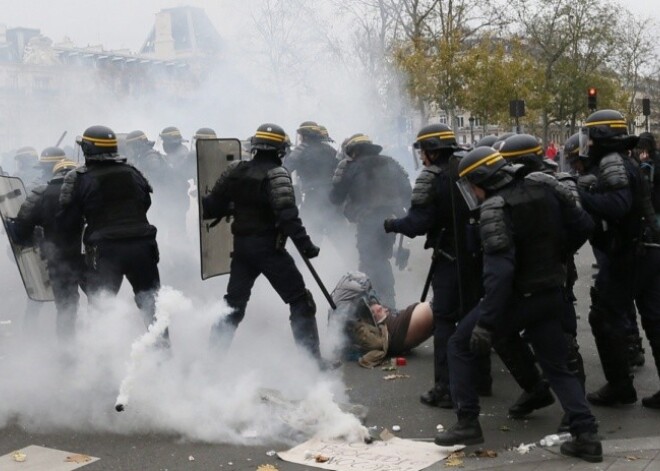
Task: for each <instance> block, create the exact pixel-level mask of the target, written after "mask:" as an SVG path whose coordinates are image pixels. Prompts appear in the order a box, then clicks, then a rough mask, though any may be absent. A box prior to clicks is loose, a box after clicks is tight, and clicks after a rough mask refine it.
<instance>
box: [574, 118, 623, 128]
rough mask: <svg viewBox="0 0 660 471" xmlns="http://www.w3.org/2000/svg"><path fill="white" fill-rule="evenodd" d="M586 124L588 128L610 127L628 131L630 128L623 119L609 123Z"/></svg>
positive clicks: (595, 122)
mask: <svg viewBox="0 0 660 471" xmlns="http://www.w3.org/2000/svg"><path fill="white" fill-rule="evenodd" d="M584 124H585V126H587V127H591V126H603V125H609V126H611V127H613V128H626V129H627V128H628V125H627V124H626V122H625V121H623V120H622V119H614V120H609V121H594V122H592V123H584Z"/></svg>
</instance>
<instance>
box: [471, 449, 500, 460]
mask: <svg viewBox="0 0 660 471" xmlns="http://www.w3.org/2000/svg"><path fill="white" fill-rule="evenodd" d="M474 454H475V456H476V457H477V458H497V452H496V451H495V450H477V451H475V452H474Z"/></svg>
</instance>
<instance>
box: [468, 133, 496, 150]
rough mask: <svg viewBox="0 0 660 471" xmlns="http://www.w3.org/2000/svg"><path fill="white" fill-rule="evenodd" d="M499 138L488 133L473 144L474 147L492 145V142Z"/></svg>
mask: <svg viewBox="0 0 660 471" xmlns="http://www.w3.org/2000/svg"><path fill="white" fill-rule="evenodd" d="M498 140H499V137H498V136H496V135H495V134H489V135H488V136H484V137H482V138H481V139H479V140H478V141H477V143H476V144H475V145H474V148H475V149H476V148H477V147H493V144H495V143H496V142H497V141H498Z"/></svg>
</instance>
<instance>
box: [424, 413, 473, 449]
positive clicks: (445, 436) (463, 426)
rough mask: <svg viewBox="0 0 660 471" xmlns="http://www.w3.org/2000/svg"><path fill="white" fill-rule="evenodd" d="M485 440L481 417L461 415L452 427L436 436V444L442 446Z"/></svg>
mask: <svg viewBox="0 0 660 471" xmlns="http://www.w3.org/2000/svg"><path fill="white" fill-rule="evenodd" d="M483 442H484V434H483V432H482V431H481V425H480V424H479V417H463V418H460V417H459V419H458V422H456V423H455V424H454V425H453V426H452V427H450V428H449V429H447V430H445V431H442V432H438V434H437V435H436V436H435V444H436V445H440V446H452V445H477V444H479V443H483Z"/></svg>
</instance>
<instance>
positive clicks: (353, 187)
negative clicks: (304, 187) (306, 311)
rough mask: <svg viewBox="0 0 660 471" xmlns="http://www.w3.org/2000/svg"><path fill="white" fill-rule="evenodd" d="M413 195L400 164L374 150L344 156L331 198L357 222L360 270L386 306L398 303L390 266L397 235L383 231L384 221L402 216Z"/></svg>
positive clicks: (350, 219)
mask: <svg viewBox="0 0 660 471" xmlns="http://www.w3.org/2000/svg"><path fill="white" fill-rule="evenodd" d="M375 147H379V146H375ZM411 194H412V189H411V186H410V181H409V180H408V175H407V174H406V172H405V170H403V168H402V167H401V165H399V164H398V163H397V162H396V161H395V160H394V159H393V158H391V157H388V156H385V155H379V154H378V153H377V152H374V151H371V152H368V153H365V154H361V155H358V156H356V157H347V158H345V159H343V160H342V161H341V162H340V163H339V165H338V166H337V170H336V171H335V175H334V177H333V182H332V191H331V192H330V201H331V202H332V203H334V204H336V205H341V204H344V215H345V216H346V218H347V219H348V220H349V221H350V222H352V223H355V224H356V226H357V249H358V253H359V257H360V264H359V270H360V271H361V272H363V273H365V274H366V275H367V276H368V277H369V278H370V279H371V282H372V284H373V286H374V288H375V289H376V291H377V292H378V294H379V296H380V299H381V300H382V302H383V304H385V305H387V306H394V305H395V304H396V303H395V295H394V274H393V273H392V266H391V265H390V258H391V257H392V254H393V246H394V241H395V236H394V234H386V233H385V232H384V231H383V220H384V219H385V218H388V217H391V216H402V215H403V214H404V212H405V208H406V207H407V206H408V204H409V202H410V197H411Z"/></svg>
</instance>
